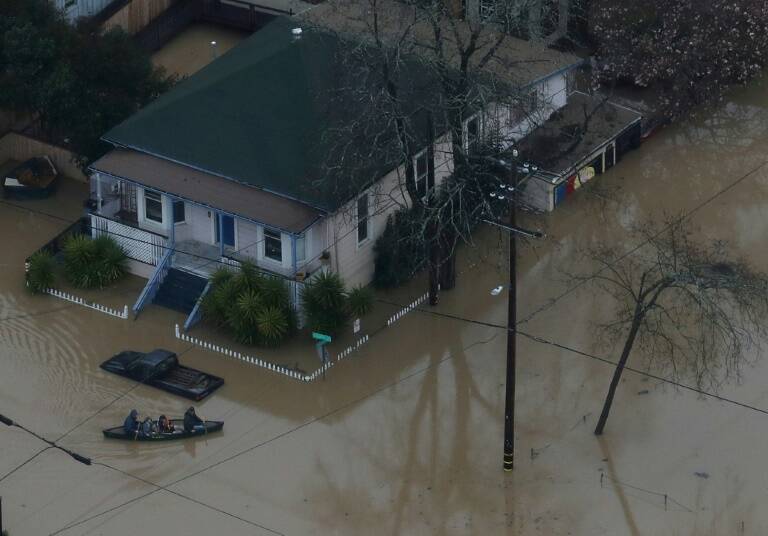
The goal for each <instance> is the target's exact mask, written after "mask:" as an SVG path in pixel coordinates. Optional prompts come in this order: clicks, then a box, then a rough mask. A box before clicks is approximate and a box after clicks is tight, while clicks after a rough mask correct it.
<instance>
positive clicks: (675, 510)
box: [0, 84, 768, 536]
mask: <svg viewBox="0 0 768 536" xmlns="http://www.w3.org/2000/svg"><path fill="white" fill-rule="evenodd" d="M766 119H768V90H767V89H766V85H764V84H755V85H753V86H752V87H750V88H748V89H747V90H744V91H740V92H738V93H736V94H734V95H733V97H732V98H731V99H730V102H729V103H728V104H726V105H724V106H723V107H721V108H719V109H717V110H715V111H712V112H707V113H704V114H702V116H701V117H699V118H696V119H695V120H692V121H690V122H688V123H686V124H681V125H678V126H675V127H673V128H669V129H666V130H664V131H661V132H660V133H659V134H658V135H656V136H655V137H654V138H652V139H651V140H649V141H648V142H646V143H645V144H644V145H643V146H642V148H641V149H640V150H638V151H636V152H634V153H631V154H629V155H627V156H626V158H625V159H624V160H623V161H622V162H621V164H620V165H619V166H617V167H616V168H614V169H613V170H611V172H609V173H608V174H606V175H604V176H601V177H599V179H597V180H596V181H594V182H593V183H591V185H590V187H592V186H597V185H599V186H600V190H601V191H593V190H594V188H587V189H585V190H584V191H580V192H579V193H578V195H577V196H576V197H574V198H572V199H570V200H569V201H568V203H567V204H566V205H564V206H563V207H562V208H561V209H559V210H558V212H557V213H556V214H554V215H552V216H550V217H548V218H546V219H545V221H543V222H541V221H530V222H526V224H527V225H530V226H542V227H544V228H545V229H546V231H547V233H548V239H547V240H546V241H543V242H540V243H537V244H535V245H533V246H532V247H529V248H527V249H524V250H523V251H522V252H521V258H520V269H519V282H520V286H521V289H522V290H521V293H520V317H521V318H523V319H524V318H526V317H528V316H531V315H533V318H531V319H530V320H528V321H527V322H524V323H523V325H522V326H521V329H524V330H526V331H527V332H530V333H533V334H536V335H539V336H542V337H545V338H547V339H549V340H552V341H557V342H560V343H563V344H565V345H568V346H570V347H574V348H579V349H584V350H586V351H590V352H597V351H600V352H605V353H606V355H608V356H609V357H610V356H611V355H612V354H611V353H610V352H608V351H606V350H604V349H603V350H597V349H595V336H594V329H593V328H592V322H593V321H594V320H597V319H602V318H605V317H606V315H607V314H609V312H610V306H611V303H610V302H609V301H607V300H606V299H604V298H602V297H600V296H599V295H596V294H595V293H594V292H590V291H587V290H584V289H579V290H576V291H573V292H570V293H568V294H565V295H564V296H563V292H564V291H565V290H567V288H568V286H567V284H566V283H565V282H564V281H563V278H562V270H564V269H574V268H585V269H587V268H589V267H588V266H580V265H575V262H574V258H575V257H574V253H575V252H576V251H577V250H578V249H579V248H580V247H582V246H584V245H586V244H589V243H593V242H595V241H598V240H610V241H614V242H615V243H617V244H621V245H623V247H626V248H627V249H629V248H631V247H633V246H634V245H635V244H633V243H631V242H630V241H629V239H628V238H627V230H628V228H629V227H630V226H631V224H632V223H633V222H635V221H637V220H638V219H639V218H641V217H644V216H646V215H648V214H654V215H660V214H661V213H662V212H663V211H665V210H666V211H674V212H677V211H681V210H687V211H693V212H692V214H693V215H692V221H693V222H694V223H695V224H696V225H697V226H698V228H699V229H700V230H699V231H698V232H699V234H700V236H701V237H702V239H704V240H710V239H715V238H726V239H729V240H730V241H731V242H732V243H733V244H734V247H735V249H736V250H737V252H738V253H741V254H743V255H745V256H747V257H748V258H749V259H750V260H751V262H753V263H754V264H755V265H756V266H757V267H758V268H760V269H762V270H766V271H768V254H767V253H766V251H765V249H764V248H763V247H762V246H763V244H764V243H765V237H766V236H767V235H766V232H767V231H768V229H767V228H766V227H767V226H768V218H766V214H767V213H768V212H767V209H766V206H768V173H766V171H765V169H764V168H758V166H760V165H761V164H763V163H764V162H765V160H766V158H768V130H767V129H768V121H767V120H766ZM606 191H607V193H606ZM721 191H722V193H719V194H718V192H721ZM607 194H610V195H607ZM83 196H85V188H84V187H82V186H79V187H78V186H77V185H74V184H68V185H67V187H66V188H64V189H63V191H61V192H60V193H59V194H58V195H57V197H56V198H55V199H52V200H48V201H45V202H40V203H34V204H29V205H27V204H24V206H25V207H28V208H34V209H35V210H41V211H44V212H49V213H51V214H55V215H56V216H58V217H61V218H64V219H70V220H71V219H73V218H74V217H76V216H77V214H78V212H79V208H78V207H79V206H80V199H81V198H82V197H83ZM713 197H714V199H713V200H710V199H711V198H713ZM65 226H66V222H65V221H62V220H61V219H55V218H51V217H46V216H43V215H41V214H40V213H31V212H29V211H27V210H25V209H24V208H14V207H9V206H8V205H0V237H2V241H1V243H2V245H3V250H2V253H0V413H3V414H5V415H8V416H11V417H12V418H14V419H16V420H18V421H19V422H21V423H23V424H24V425H26V426H27V427H29V428H31V429H33V430H35V431H36V432H39V433H42V434H44V435H46V436H47V437H50V438H57V437H60V436H62V435H64V434H66V436H65V437H64V438H63V439H62V440H61V443H62V444H63V445H66V446H67V447H69V448H71V449H73V450H76V451H77V452H80V453H82V454H84V455H87V456H90V457H92V458H93V459H94V461H96V462H98V463H100V464H104V465H93V466H91V467H86V466H83V465H80V464H77V463H76V462H74V461H73V460H71V459H70V458H68V457H67V456H65V455H64V454H62V453H60V452H56V451H48V452H45V453H43V454H41V455H40V456H39V457H37V458H36V459H35V460H33V461H32V462H30V463H29V464H27V465H25V466H24V467H22V468H21V469H19V470H18V471H17V472H15V473H14V474H13V475H11V476H10V477H8V478H6V479H5V480H3V481H1V482H0V495H2V496H3V506H4V517H3V519H4V522H5V523H6V525H7V527H8V528H9V529H10V530H11V534H12V535H13V536H23V535H34V536H37V535H40V534H50V533H54V532H56V531H60V530H61V529H62V528H64V527H66V526H71V528H69V529H68V530H65V531H63V532H61V534H68V535H76V534H78V535H79V534H108V535H124V534H125V535H128V534H131V535H134V534H136V533H137V531H138V532H144V533H157V532H160V531H161V530H162V531H164V532H166V533H169V534H181V533H183V534H210V533H212V532H214V531H216V532H217V533H219V534H228V535H229V534H232V535H240V534H242V535H251V534H275V533H277V534H350V535H357V534H391V535H397V534H432V533H434V534H515V535H518V534H519V535H533V534H542V535H545V534H546V535H554V534H573V535H596V534H605V535H623V534H629V535H646V534H650V535H656V534H658V535H668V534H680V535H712V536H715V535H721V534H765V533H766V532H768V513H767V512H766V510H765V509H764V507H763V506H764V504H765V490H766V489H767V488H768V469H766V467H767V466H766V464H765V463H764V462H763V454H764V451H765V448H764V444H765V438H766V431H768V416H766V415H764V414H760V413H758V412H755V411H750V410H747V409H744V408H739V407H735V406H732V405H727V404H725V403H723V402H717V401H713V400H711V399H704V398H700V397H696V396H694V395H691V394H689V393H686V392H682V391H676V390H674V389H672V388H669V387H667V386H664V385H662V384H659V383H658V382H656V381H645V380H644V379H643V378H641V377H639V376H634V375H631V374H625V379H624V381H623V382H622V385H621V387H620V389H619V393H618V395H617V399H616V401H615V404H614V407H613V410H612V413H611V419H610V420H609V423H608V427H607V429H606V434H605V436H604V437H603V438H602V439H600V440H598V439H596V438H595V436H594V435H592V428H593V427H594V424H595V420H596V416H597V413H598V412H599V408H600V404H601V402H602V397H603V396H604V392H605V388H606V387H607V383H608V381H609V378H610V374H611V369H610V368H609V367H607V366H605V365H603V364H601V363H598V362H595V361H592V360H588V359H585V358H583V357H579V356H577V355H575V354H573V353H569V352H566V351H563V350H562V349H559V348H557V347H555V346H551V345H542V344H538V343H534V342H531V341H530V340H527V339H524V338H521V339H520V341H519V351H518V354H519V361H518V386H517V394H518V396H517V443H516V468H515V471H514V472H513V473H512V474H504V473H503V472H502V471H501V470H500V467H501V445H502V413H503V395H504V349H505V333H504V332H503V331H499V330H497V329H494V328H493V327H489V326H487V325H485V324H475V323H469V322H464V321H457V320H454V319H451V318H447V317H440V316H435V315H430V314H423V313H411V314H409V315H407V316H406V317H405V318H403V319H402V320H400V321H399V322H397V323H396V324H395V325H394V326H393V327H391V328H387V329H386V330H382V331H381V332H380V333H378V334H377V335H376V336H375V337H374V338H373V339H372V340H371V342H370V343H369V344H368V345H366V346H364V347H363V348H362V349H361V351H360V352H359V353H358V354H356V355H355V356H354V357H352V358H349V359H347V360H345V361H343V362H342V363H341V364H339V365H338V366H336V367H335V368H334V369H332V371H331V372H332V373H331V374H329V375H328V377H327V379H326V380H325V381H324V382H323V381H321V382H316V383H312V384H306V385H305V384H299V383H297V382H295V381H292V380H289V379H286V378H283V377H280V376H276V375H273V374H270V373H268V372H265V371H262V370H258V369H254V368H251V367H248V366H245V365H242V364H240V363H238V362H234V361H230V360H225V359H223V358H221V357H219V356H216V355H214V354H212V353H209V352H205V351H203V350H201V349H199V348H191V347H189V346H188V345H186V344H184V343H181V342H180V341H177V340H176V339H175V338H174V337H173V331H172V326H173V324H174V323H176V322H178V320H179V317H178V315H176V314H175V313H173V312H170V311H165V310H163V309H160V308H156V307H152V308H150V309H148V310H147V312H146V314H144V315H142V316H141V317H139V319H138V320H136V321H133V320H128V321H126V320H119V319H116V318H112V317H108V316H105V315H102V314H99V313H96V312H94V311H90V310H87V309H83V308H80V307H76V306H69V304H67V303H66V302H62V301H59V300H56V299H54V298H52V297H48V296H43V297H40V296H30V295H28V294H27V293H26V292H24V289H23V284H22V283H23V262H24V258H25V257H26V256H27V255H29V254H30V253H31V252H32V251H33V250H34V249H35V248H36V247H38V246H39V245H41V244H42V243H44V242H45V241H47V239H48V238H50V237H51V236H53V235H54V234H55V233H56V232H58V230H60V229H62V228H64V227H65ZM503 248H504V238H503V237H501V236H500V235H499V234H497V233H496V232H494V231H486V232H485V233H484V234H483V235H482V236H481V237H480V239H479V240H478V246H477V247H476V248H474V249H469V250H466V251H465V252H464V253H463V258H462V277H461V279H460V283H459V288H458V289H457V290H455V291H453V292H451V293H445V294H444V296H443V299H442V303H441V306H440V308H439V311H441V312H445V313H450V314H451V315H457V316H462V317H467V318H472V319H476V320H480V321H482V322H489V323H503V322H505V318H506V317H505V314H506V304H505V301H504V296H503V295H501V296H497V297H494V296H492V295H491V294H490V289H491V288H493V287H495V286H497V285H499V284H502V283H503V282H504V281H505V279H506V277H507V275H506V273H507V272H506V265H505V262H504V258H505V255H506V254H505V252H504V249H503ZM125 291H126V294H127V295H129V296H130V300H129V301H128V303H129V304H130V303H132V300H133V299H134V296H133V295H132V294H130V292H129V291H128V289H125ZM108 292H112V293H115V292H120V290H119V289H113V290H111V291H108ZM422 292H423V286H421V285H417V284H414V285H413V286H412V287H411V288H408V289H403V290H401V291H399V293H396V294H395V295H394V296H390V298H392V299H394V300H401V301H402V302H406V301H408V300H407V298H408V297H415V296H417V295H420V294H421V293H422ZM560 296H562V297H560ZM110 299H114V295H112V296H111V297H110ZM553 300H554V301H553ZM158 346H159V347H166V348H169V349H173V350H175V351H177V352H179V353H180V354H181V355H182V360H183V361H185V362H186V363H188V364H190V365H191V366H195V367H199V368H202V369H204V370H207V371H210V372H212V373H214V374H217V375H219V376H222V377H224V378H225V380H226V382H227V383H226V385H225V386H224V387H223V388H222V389H221V390H219V391H218V392H216V394H215V395H213V396H212V397H210V398H209V399H208V400H206V401H205V402H203V403H201V404H200V405H199V413H200V414H202V415H204V416H205V417H208V418H210V419H224V420H225V421H226V426H225V430H224V432H223V433H222V434H218V435H212V436H211V437H209V438H206V439H203V440H200V441H191V442H186V443H177V444H168V445H149V446H145V445H138V444H131V443H121V442H115V441H107V440H104V439H102V437H101V434H100V430H101V429H102V428H104V427H107V426H112V425H115V424H118V423H119V422H120V421H121V420H122V419H123V417H124V415H125V414H126V413H127V411H128V410H130V409H131V408H132V407H136V408H138V409H140V410H141V411H142V412H146V413H149V414H151V415H154V416H157V415H158V414H159V413H160V412H164V413H168V414H172V415H179V414H181V413H182V412H183V410H184V409H185V407H186V406H187V405H188V404H187V403H186V402H185V401H184V400H183V399H179V398H177V397H174V396H171V395H169V394H165V393H163V392H161V391H157V390H155V389H152V388H150V387H145V386H139V387H136V386H135V385H134V384H131V383H130V382H128V381H126V380H123V379H121V378H118V377H116V376H113V375H110V374H107V373H105V372H103V371H101V370H100V369H99V368H98V364H99V363H100V362H101V361H102V360H104V359H105V358H106V357H108V356H110V355H112V354H114V353H115V352H118V351H120V350H123V349H126V348H134V347H141V348H147V347H158ZM633 357H634V356H633ZM767 367H768V365H767V363H766V361H760V362H758V363H757V364H756V365H755V366H754V367H752V368H749V369H748V370H747V371H746V374H745V377H744V381H743V382H742V383H741V384H740V385H731V386H727V387H726V388H725V389H724V391H723V393H724V394H725V395H727V396H730V397H733V398H735V399H738V400H740V401H743V402H745V403H748V404H752V405H755V406H757V407H762V408H768V391H767V390H766V388H765V385H766V384H768V368H767ZM641 393H642V394H641ZM41 446H42V445H41V443H40V442H39V441H38V440H36V439H34V438H32V437H30V436H28V435H26V434H24V433H23V432H21V431H19V430H16V429H10V428H6V427H2V428H0V453H1V454H0V475H2V474H5V473H6V472H7V471H10V470H11V469H12V468H14V467H16V466H17V465H18V464H19V463H21V462H23V461H24V460H25V459H27V458H29V457H30V456H31V455H32V454H34V453H35V452H36V450H37V449H39V448H41ZM120 471H122V472H120ZM130 475H134V476H130ZM180 479H183V480H180ZM152 483H156V484H161V485H168V486H169V489H170V490H172V492H171V491H156V492H154V493H151V494H149V495H147V494H148V493H150V492H152V491H154V490H156V489H157V488H156V487H153V485H152ZM125 503H127V504H125ZM121 505H122V506H121ZM100 514H101V515H100ZM92 516H96V517H92ZM76 523H80V524H76Z"/></svg>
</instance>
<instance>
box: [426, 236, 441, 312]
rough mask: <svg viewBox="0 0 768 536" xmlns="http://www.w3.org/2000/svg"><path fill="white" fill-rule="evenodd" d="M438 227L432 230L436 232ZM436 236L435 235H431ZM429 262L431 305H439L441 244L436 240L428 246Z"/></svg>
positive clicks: (431, 241)
mask: <svg viewBox="0 0 768 536" xmlns="http://www.w3.org/2000/svg"><path fill="white" fill-rule="evenodd" d="M436 227H437V226H434V227H433V228H432V230H433V231H435V230H436ZM430 234H432V236H435V234H434V233H430ZM427 247H428V252H427V255H428V262H429V304H430V305H437V303H438V302H439V301H440V257H441V255H440V244H439V242H438V241H437V240H436V239H434V240H430V241H429V244H428V246H427Z"/></svg>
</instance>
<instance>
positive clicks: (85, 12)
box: [53, 0, 115, 22]
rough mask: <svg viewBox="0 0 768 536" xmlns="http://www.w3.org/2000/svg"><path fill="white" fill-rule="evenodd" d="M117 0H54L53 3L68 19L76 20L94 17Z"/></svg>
mask: <svg viewBox="0 0 768 536" xmlns="http://www.w3.org/2000/svg"><path fill="white" fill-rule="evenodd" d="M114 1H115V0H53V4H54V5H55V6H56V8H57V9H58V10H59V11H61V12H62V13H63V14H64V16H65V17H66V19H67V20H68V21H70V22H74V21H76V20H77V19H79V18H82V17H92V16H94V15H96V14H98V13H99V12H101V11H102V10H103V9H104V8H106V7H107V6H108V5H109V4H112V3H113V2H114Z"/></svg>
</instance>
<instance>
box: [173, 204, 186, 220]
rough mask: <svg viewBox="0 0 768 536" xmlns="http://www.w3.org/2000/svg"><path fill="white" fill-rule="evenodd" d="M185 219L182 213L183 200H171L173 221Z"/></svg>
mask: <svg viewBox="0 0 768 536" xmlns="http://www.w3.org/2000/svg"><path fill="white" fill-rule="evenodd" d="M185 221H186V218H185V214H184V201H174V202H173V223H184V222H185Z"/></svg>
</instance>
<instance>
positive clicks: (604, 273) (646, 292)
mask: <svg viewBox="0 0 768 536" xmlns="http://www.w3.org/2000/svg"><path fill="white" fill-rule="evenodd" d="M634 234H635V236H636V237H637V238H639V239H640V240H642V243H644V246H643V247H641V248H640V249H639V250H638V251H637V252H635V253H633V254H632V255H629V256H628V257H626V258H625V259H622V260H621V261H620V262H616V261H615V259H619V258H620V256H621V253H622V252H621V251H620V250H619V249H618V248H616V247H613V246H602V245H600V246H596V247H594V248H591V249H589V250H588V251H587V252H586V256H587V257H588V258H589V259H591V260H592V261H594V262H595V263H596V264H597V265H598V266H599V267H600V270H599V271H598V272H597V273H594V274H590V275H588V276H573V277H574V279H575V280H577V281H580V282H586V283H591V284H593V285H594V286H595V287H597V288H598V289H600V290H602V291H604V292H606V293H608V294H609V295H610V296H612V297H613V298H614V300H615V302H616V305H617V308H616V311H615V315H614V316H612V320H611V321H609V322H608V323H605V324H602V325H600V328H601V330H602V331H603V333H604V334H606V335H607V336H608V340H609V341H614V342H615V341H618V340H621V339H624V346H623V349H622V352H621V356H620V358H619V361H618V365H617V367H616V370H615V372H614V374H613V378H612V380H611V384H610V387H609V389H608V394H607V396H606V398H605V402H604V404H603V409H602V412H601V414H600V419H599V420H598V423H597V426H596V428H595V434H596V435H600V434H602V433H603V430H604V428H605V424H606V421H607V420H608V413H609V412H610V409H611V404H612V402H613V398H614V395H615V393H616V388H617V386H618V384H619V380H620V379H621V374H622V372H623V370H624V367H625V366H626V364H627V360H628V359H629V356H630V353H631V352H632V350H633V348H634V347H635V344H636V343H637V344H638V345H639V348H640V350H641V351H642V355H643V357H644V358H645V359H646V365H647V367H648V368H649V369H653V370H655V371H656V372H658V373H659V374H664V375H666V376H667V377H668V378H670V379H672V380H674V381H681V380H689V381H691V380H692V381H693V382H694V384H695V385H696V386H697V387H698V388H699V389H705V390H717V389H718V387H719V386H720V385H722V384H723V382H726V381H728V380H731V379H738V378H739V377H740V374H741V369H742V365H743V364H745V363H746V362H747V361H748V357H747V355H746V352H747V350H749V349H750V348H753V347H758V348H759V344H760V340H759V338H760V337H761V336H764V335H765V334H766V332H767V330H766V328H765V325H764V322H765V315H766V313H767V312H768V277H766V275H765V274H762V273H759V272H756V271H754V270H752V269H751V268H750V267H749V266H748V265H747V264H746V263H745V262H744V261H742V260H737V259H734V258H732V257H731V256H730V255H729V253H728V248H727V246H726V244H725V243H724V242H720V241H715V242H711V243H708V244H702V243H699V242H697V241H695V240H694V239H693V237H692V232H691V230H690V229H689V228H688V227H686V225H685V224H684V223H683V222H682V220H681V219H679V218H678V219H674V220H668V221H666V222H664V224H662V225H660V224H655V223H645V224H643V225H641V226H640V227H639V228H638V229H637V230H636V231H635V232H634ZM614 263H615V264H614Z"/></svg>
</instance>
